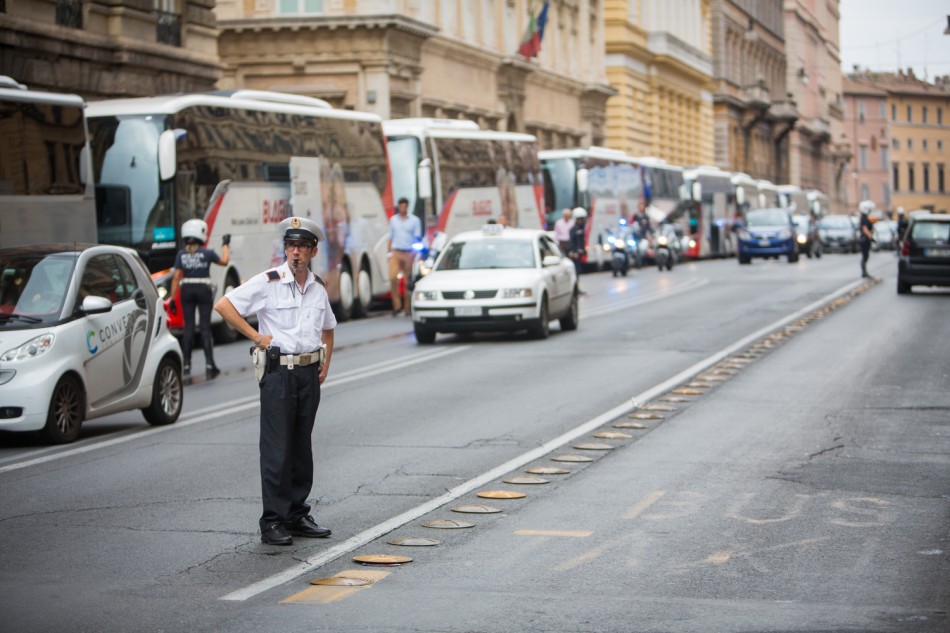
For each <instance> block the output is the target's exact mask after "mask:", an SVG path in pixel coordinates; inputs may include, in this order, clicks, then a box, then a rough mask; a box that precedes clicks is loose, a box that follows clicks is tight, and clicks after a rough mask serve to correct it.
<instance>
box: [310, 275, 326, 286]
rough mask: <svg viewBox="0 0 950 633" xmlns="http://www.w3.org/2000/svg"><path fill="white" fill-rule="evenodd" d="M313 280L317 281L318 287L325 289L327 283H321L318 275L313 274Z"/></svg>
mask: <svg viewBox="0 0 950 633" xmlns="http://www.w3.org/2000/svg"><path fill="white" fill-rule="evenodd" d="M313 278H314V279H315V280H316V281H317V283H318V284H320V285H321V286H323V287H324V288H326V287H327V282H325V281H323V280H322V279H320V275H318V274H317V273H314V274H313Z"/></svg>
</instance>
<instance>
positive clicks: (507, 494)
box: [475, 490, 528, 499]
mask: <svg viewBox="0 0 950 633" xmlns="http://www.w3.org/2000/svg"><path fill="white" fill-rule="evenodd" d="M475 496H476V497H481V498H482V499H523V498H524V497H526V496H528V495H526V494H525V493H523V492H516V491H514V490H482V491H481V492H479V493H477V494H476V495H475Z"/></svg>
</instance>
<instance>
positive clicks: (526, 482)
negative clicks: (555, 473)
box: [505, 476, 551, 486]
mask: <svg viewBox="0 0 950 633" xmlns="http://www.w3.org/2000/svg"><path fill="white" fill-rule="evenodd" d="M505 483H506V484H515V485H519V486H533V485H537V484H549V483H551V480H550V479H545V478H544V477H530V476H529V477H511V478H510V479H505Z"/></svg>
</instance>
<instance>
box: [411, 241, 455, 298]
mask: <svg viewBox="0 0 950 633" xmlns="http://www.w3.org/2000/svg"><path fill="white" fill-rule="evenodd" d="M448 241H449V240H448V236H447V235H446V234H445V233H442V232H438V233H435V234H434V235H433V236H432V240H431V241H429V243H428V244H426V240H425V239H423V241H421V242H416V243H415V244H413V245H412V250H413V251H415V256H416V257H415V260H414V261H413V262H412V285H413V286H414V285H415V283H416V282H417V281H419V280H420V279H422V278H423V277H425V276H426V275H428V274H429V273H430V272H432V268H433V266H435V260H436V259H438V258H439V253H441V252H442V249H443V248H445V243H446V242H448Z"/></svg>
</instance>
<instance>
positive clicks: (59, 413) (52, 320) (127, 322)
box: [0, 245, 183, 444]
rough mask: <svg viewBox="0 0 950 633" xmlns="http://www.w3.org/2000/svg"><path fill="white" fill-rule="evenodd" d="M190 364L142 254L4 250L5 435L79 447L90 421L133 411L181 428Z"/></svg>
mask: <svg viewBox="0 0 950 633" xmlns="http://www.w3.org/2000/svg"><path fill="white" fill-rule="evenodd" d="M181 366H182V360H181V348H180V347H179V346H178V342H177V340H176V339H175V338H174V337H173V336H172V335H171V334H170V333H169V332H168V329H167V327H166V325H165V311H164V310H163V309H162V303H161V301H160V300H159V298H158V292H157V290H156V289H155V284H154V283H153V282H152V280H151V277H150V276H149V273H148V270H147V269H146V268H145V265H144V264H143V263H142V260H141V259H139V256H138V255H137V254H136V253H135V251H133V250H131V249H127V248H122V247H118V246H92V245H58V246H57V245H51V246H25V247H21V248H8V249H2V250H0V431H36V430H41V431H43V434H44V435H45V437H46V439H47V440H48V441H50V442H51V443H56V444H59V443H66V442H72V441H73V440H75V439H76V438H77V437H78V435H79V428H80V426H81V425H82V422H83V420H87V419H91V418H96V417H100V416H104V415H108V414H111V413H116V412H118V411H126V410H130V409H141V410H142V413H143V414H144V415H145V419H146V420H147V421H148V422H149V423H151V424H156V425H160V424H171V423H173V422H175V421H176V420H177V419H178V416H179V414H180V413H181V406H182V396H183V390H182V378H181Z"/></svg>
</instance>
